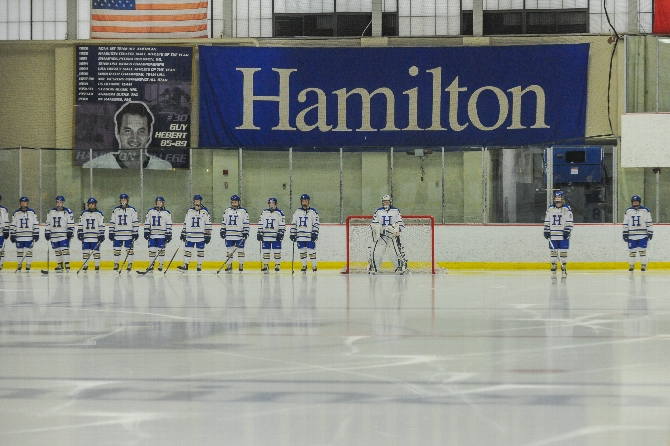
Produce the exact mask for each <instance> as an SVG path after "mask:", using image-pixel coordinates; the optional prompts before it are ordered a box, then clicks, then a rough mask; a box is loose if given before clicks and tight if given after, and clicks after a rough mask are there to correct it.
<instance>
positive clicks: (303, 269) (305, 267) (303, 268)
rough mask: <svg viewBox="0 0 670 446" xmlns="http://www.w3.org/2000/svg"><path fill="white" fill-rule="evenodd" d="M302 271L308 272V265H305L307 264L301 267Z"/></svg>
mask: <svg viewBox="0 0 670 446" xmlns="http://www.w3.org/2000/svg"><path fill="white" fill-rule="evenodd" d="M300 271H301V272H302V273H303V274H307V265H305V266H303V267H302V268H300Z"/></svg>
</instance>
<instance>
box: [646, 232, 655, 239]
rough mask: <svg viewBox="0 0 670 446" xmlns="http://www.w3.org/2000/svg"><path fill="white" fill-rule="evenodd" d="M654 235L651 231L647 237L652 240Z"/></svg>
mask: <svg viewBox="0 0 670 446" xmlns="http://www.w3.org/2000/svg"><path fill="white" fill-rule="evenodd" d="M653 236H654V234H653V233H651V232H650V233H648V234H647V238H648V239H649V240H651V238H652V237H653Z"/></svg>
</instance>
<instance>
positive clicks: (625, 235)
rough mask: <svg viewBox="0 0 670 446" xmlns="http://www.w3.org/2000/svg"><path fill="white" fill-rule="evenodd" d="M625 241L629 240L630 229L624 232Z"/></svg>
mask: <svg viewBox="0 0 670 446" xmlns="http://www.w3.org/2000/svg"><path fill="white" fill-rule="evenodd" d="M623 241H624V242H627V241H628V231H626V232H624V233H623Z"/></svg>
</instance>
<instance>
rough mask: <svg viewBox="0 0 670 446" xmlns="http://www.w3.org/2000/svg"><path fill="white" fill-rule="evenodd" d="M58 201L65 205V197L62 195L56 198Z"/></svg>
mask: <svg viewBox="0 0 670 446" xmlns="http://www.w3.org/2000/svg"><path fill="white" fill-rule="evenodd" d="M56 201H62V202H63V203H65V197H64V196H62V195H59V196H57V197H56Z"/></svg>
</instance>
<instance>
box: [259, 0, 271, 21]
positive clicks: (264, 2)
mask: <svg viewBox="0 0 670 446" xmlns="http://www.w3.org/2000/svg"><path fill="white" fill-rule="evenodd" d="M261 18H262V19H271V18H272V0H261Z"/></svg>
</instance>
